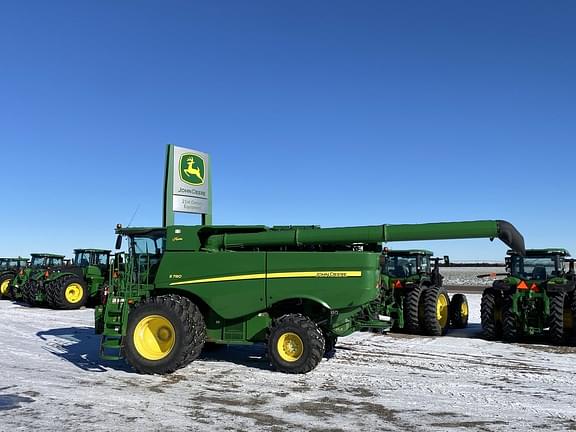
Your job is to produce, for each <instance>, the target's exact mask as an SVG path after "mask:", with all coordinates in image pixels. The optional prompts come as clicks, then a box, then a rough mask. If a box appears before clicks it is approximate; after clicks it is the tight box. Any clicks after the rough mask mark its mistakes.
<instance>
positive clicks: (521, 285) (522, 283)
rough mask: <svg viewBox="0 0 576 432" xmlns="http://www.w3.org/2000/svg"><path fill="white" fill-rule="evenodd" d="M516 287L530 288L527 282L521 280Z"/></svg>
mask: <svg viewBox="0 0 576 432" xmlns="http://www.w3.org/2000/svg"><path fill="white" fill-rule="evenodd" d="M516 288H518V289H519V290H525V289H528V285H526V282H524V281H520V283H519V284H518V285H517V286H516Z"/></svg>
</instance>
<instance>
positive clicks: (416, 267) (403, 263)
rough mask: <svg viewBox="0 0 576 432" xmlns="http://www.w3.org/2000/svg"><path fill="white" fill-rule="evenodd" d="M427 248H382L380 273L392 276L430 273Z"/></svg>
mask: <svg viewBox="0 0 576 432" xmlns="http://www.w3.org/2000/svg"><path fill="white" fill-rule="evenodd" d="M432 255H433V254H432V252H431V251H428V250H395V251H391V250H387V249H384V251H383V253H382V258H381V260H380V263H381V267H382V273H384V274H387V275H389V276H391V277H394V278H407V277H410V276H415V275H417V274H420V273H430V258H431V257H432Z"/></svg>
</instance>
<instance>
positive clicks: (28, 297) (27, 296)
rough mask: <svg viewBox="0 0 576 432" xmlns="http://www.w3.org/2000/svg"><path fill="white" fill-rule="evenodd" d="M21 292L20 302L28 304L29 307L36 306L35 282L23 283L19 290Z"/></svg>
mask: <svg viewBox="0 0 576 432" xmlns="http://www.w3.org/2000/svg"><path fill="white" fill-rule="evenodd" d="M20 290H21V292H22V301H24V303H28V304H29V305H30V306H38V302H37V301H36V293H37V291H38V286H37V282H36V281H32V280H28V281H26V282H24V283H23V284H22V286H21V288H20Z"/></svg>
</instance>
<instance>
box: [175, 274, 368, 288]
mask: <svg viewBox="0 0 576 432" xmlns="http://www.w3.org/2000/svg"><path fill="white" fill-rule="evenodd" d="M302 277H314V278H346V277H362V272H361V271H344V270H326V271H309V272H285V273H253V274H244V275H236V276H221V277H214V278H206V279H192V280H188V281H181V282H172V283H171V284H170V285H171V286H172V285H188V284H199V283H208V282H230V281H240V280H255V279H266V278H268V279H286V278H302Z"/></svg>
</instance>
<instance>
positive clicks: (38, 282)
mask: <svg viewBox="0 0 576 432" xmlns="http://www.w3.org/2000/svg"><path fill="white" fill-rule="evenodd" d="M63 265H64V255H55V254H47V253H33V254H31V259H30V265H29V266H28V267H26V268H22V269H20V271H19V272H18V273H17V274H16V276H15V277H14V279H13V280H12V281H11V283H10V285H9V287H8V296H9V297H10V298H11V299H12V300H23V301H24V302H26V303H28V304H31V305H34V304H36V296H37V293H38V291H39V290H40V289H41V287H42V284H43V283H44V280H45V279H46V278H47V277H48V273H49V271H50V269H52V268H56V267H62V266H63Z"/></svg>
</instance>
